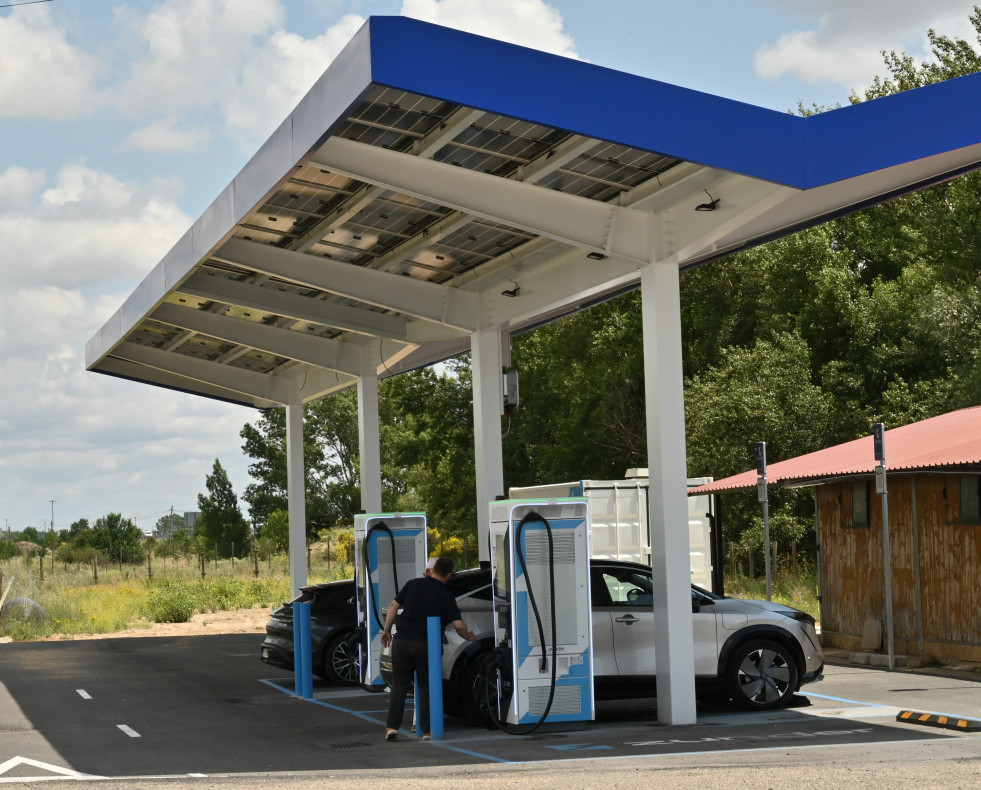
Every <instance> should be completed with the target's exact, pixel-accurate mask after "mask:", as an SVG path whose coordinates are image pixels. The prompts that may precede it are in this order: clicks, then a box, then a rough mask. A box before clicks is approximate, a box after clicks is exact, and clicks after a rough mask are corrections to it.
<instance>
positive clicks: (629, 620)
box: [615, 614, 640, 625]
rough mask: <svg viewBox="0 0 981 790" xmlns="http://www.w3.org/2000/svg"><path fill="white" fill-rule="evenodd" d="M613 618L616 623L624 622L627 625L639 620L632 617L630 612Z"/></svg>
mask: <svg viewBox="0 0 981 790" xmlns="http://www.w3.org/2000/svg"><path fill="white" fill-rule="evenodd" d="M615 619H616V621H617V622H618V623H626V624H627V625H632V624H633V623H636V622H639V621H640V618H639V617H634V616H633V615H632V614H625V615H624V616H623V617H617V618H615Z"/></svg>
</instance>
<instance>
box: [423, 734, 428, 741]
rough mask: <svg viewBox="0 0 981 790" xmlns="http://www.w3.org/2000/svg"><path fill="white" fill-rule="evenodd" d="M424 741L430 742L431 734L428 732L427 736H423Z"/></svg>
mask: <svg viewBox="0 0 981 790" xmlns="http://www.w3.org/2000/svg"><path fill="white" fill-rule="evenodd" d="M422 739H423V740H424V741H428V740H429V733H428V732H427V733H425V734H424V735H423V736H422Z"/></svg>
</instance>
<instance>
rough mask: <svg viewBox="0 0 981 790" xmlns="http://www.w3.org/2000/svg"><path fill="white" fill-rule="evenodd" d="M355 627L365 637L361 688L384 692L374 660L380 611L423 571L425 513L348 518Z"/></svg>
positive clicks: (378, 645) (381, 619)
mask: <svg viewBox="0 0 981 790" xmlns="http://www.w3.org/2000/svg"><path fill="white" fill-rule="evenodd" d="M354 556H355V579H356V580H357V585H356V587H357V599H358V626H359V627H360V628H361V629H362V630H363V633H364V635H365V640H364V649H365V651H366V654H365V655H362V661H361V685H362V686H364V687H365V688H369V689H372V690H376V689H377V690H380V689H383V688H384V687H385V683H384V681H383V680H382V678H381V669H380V666H379V658H380V656H381V650H382V646H381V635H382V632H383V631H384V630H385V607H387V606H388V604H390V603H391V602H392V599H393V598H395V596H396V595H397V594H398V591H399V590H400V589H401V588H402V586H403V585H405V583H406V582H407V581H408V580H409V579H414V578H415V577H417V576H422V574H423V573H424V571H425V570H426V514H425V513H375V514H358V515H356V516H355V517H354Z"/></svg>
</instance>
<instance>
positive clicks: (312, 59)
mask: <svg viewBox="0 0 981 790" xmlns="http://www.w3.org/2000/svg"><path fill="white" fill-rule="evenodd" d="M363 24H364V18H363V17H360V16H357V15H355V14H348V15H347V16H344V17H342V18H341V19H340V20H339V21H338V22H337V23H336V24H335V25H333V26H331V27H330V28H328V29H327V30H326V31H325V32H324V33H323V34H322V35H320V36H315V37H314V38H304V37H303V36H298V35H296V34H295V33H288V32H286V31H284V30H278V31H276V32H275V33H273V35H272V36H270V38H269V40H268V41H267V42H266V43H265V46H263V48H262V49H261V50H260V51H259V52H258V54H257V55H256V56H255V57H254V58H253V59H252V60H250V61H249V63H247V64H246V65H245V67H244V68H243V70H242V74H241V79H240V80H239V82H238V83H237V84H236V86H235V89H234V90H232V91H231V92H230V93H229V95H227V96H226V97H224V98H223V99H222V101H221V107H222V112H223V115H224V117H225V120H226V121H227V123H228V125H229V126H231V127H232V128H233V129H235V130H236V133H237V135H238V137H239V138H240V139H241V140H242V143H243V146H245V147H247V148H249V149H251V148H253V147H255V145H256V144H257V143H259V142H261V141H262V140H264V139H265V138H266V137H268V136H269V134H270V133H271V132H272V131H273V130H275V128H276V127H277V126H279V124H280V123H281V122H282V121H283V119H284V118H285V117H286V116H287V115H288V114H289V113H290V111H291V110H292V109H293V108H294V107H295V106H296V104H297V102H299V100H300V99H302V98H303V96H304V95H305V94H306V92H307V91H308V90H310V88H311V87H312V86H313V84H314V83H315V82H316V81H317V79H318V78H319V77H320V76H321V74H323V73H324V71H325V70H326V69H327V67H328V66H329V65H330V64H331V62H332V61H333V60H334V58H335V57H337V55H338V53H340V51H341V50H342V49H343V48H344V47H345V46H346V45H347V43H348V42H349V41H350V39H351V38H352V37H353V36H354V34H355V33H356V32H357V31H358V29H359V28H360V27H361V26H362V25H363Z"/></svg>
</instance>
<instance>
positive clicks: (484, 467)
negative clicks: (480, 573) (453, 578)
mask: <svg viewBox="0 0 981 790" xmlns="http://www.w3.org/2000/svg"><path fill="white" fill-rule="evenodd" d="M470 351H471V362H470V364H471V369H472V371H473V439H474V466H475V469H476V473H477V545H478V547H479V552H480V555H479V556H480V559H481V560H489V559H490V547H489V544H488V540H489V535H490V508H489V507H488V505H489V503H490V502H493V501H494V499H495V498H496V497H497V496H499V495H502V494H504V451H503V447H502V441H501V411H502V408H503V395H502V391H501V386H502V379H501V370H502V367H501V327H500V326H492V327H489V328H487V329H481V330H479V331H478V332H474V333H473V334H472V335H471V336H470Z"/></svg>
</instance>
